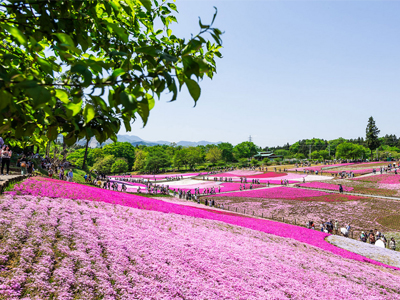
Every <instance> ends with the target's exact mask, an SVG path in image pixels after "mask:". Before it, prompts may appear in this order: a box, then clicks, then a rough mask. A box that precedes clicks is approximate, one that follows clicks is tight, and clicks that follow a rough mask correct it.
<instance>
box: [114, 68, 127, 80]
mask: <svg viewBox="0 0 400 300" xmlns="http://www.w3.org/2000/svg"><path fill="white" fill-rule="evenodd" d="M124 74H125V71H124V70H123V69H115V70H114V72H113V73H112V75H111V77H113V78H115V79H116V78H117V77H118V76H122V75H124Z"/></svg>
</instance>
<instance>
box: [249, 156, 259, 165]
mask: <svg viewBox="0 0 400 300" xmlns="http://www.w3.org/2000/svg"><path fill="white" fill-rule="evenodd" d="M250 165H252V166H254V167H257V166H259V165H260V162H259V161H258V160H257V159H255V158H253V159H252V160H251V161H250Z"/></svg>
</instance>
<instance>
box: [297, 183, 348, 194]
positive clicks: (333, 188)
mask: <svg viewBox="0 0 400 300" xmlns="http://www.w3.org/2000/svg"><path fill="white" fill-rule="evenodd" d="M300 186H301V187H306V188H315V189H323V190H330V191H338V190H339V185H338V184H333V183H325V182H318V181H314V182H306V183H302V184H300ZM352 190H354V188H353V187H348V186H343V191H345V192H350V191H352Z"/></svg>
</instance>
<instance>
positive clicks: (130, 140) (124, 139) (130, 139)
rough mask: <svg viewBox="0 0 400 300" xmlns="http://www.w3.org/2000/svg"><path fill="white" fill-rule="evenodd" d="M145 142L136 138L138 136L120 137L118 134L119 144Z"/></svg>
mask: <svg viewBox="0 0 400 300" xmlns="http://www.w3.org/2000/svg"><path fill="white" fill-rule="evenodd" d="M142 141H143V140H142V139H141V138H140V137H138V136H136V135H122V134H121V135H120V134H118V142H128V143H134V142H142Z"/></svg>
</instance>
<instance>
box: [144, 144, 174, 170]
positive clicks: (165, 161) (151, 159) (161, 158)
mask: <svg viewBox="0 0 400 300" xmlns="http://www.w3.org/2000/svg"><path fill="white" fill-rule="evenodd" d="M170 164H171V159H170V158H169V156H168V155H167V154H166V153H165V152H164V151H163V150H161V149H160V148H156V149H154V150H153V151H151V152H149V153H148V155H147V157H146V164H145V170H146V171H149V172H158V171H159V170H160V169H162V168H166V167H169V166H170Z"/></svg>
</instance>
